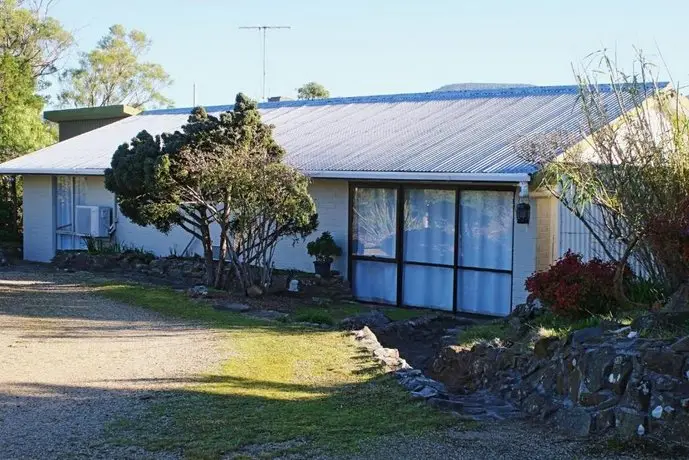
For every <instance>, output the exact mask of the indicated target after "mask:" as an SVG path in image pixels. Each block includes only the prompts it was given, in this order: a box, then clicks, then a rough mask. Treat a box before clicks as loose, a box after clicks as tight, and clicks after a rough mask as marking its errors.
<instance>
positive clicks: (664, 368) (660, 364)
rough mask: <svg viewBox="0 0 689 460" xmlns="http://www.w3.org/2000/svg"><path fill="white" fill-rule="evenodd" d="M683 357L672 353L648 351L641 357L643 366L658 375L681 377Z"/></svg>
mask: <svg viewBox="0 0 689 460" xmlns="http://www.w3.org/2000/svg"><path fill="white" fill-rule="evenodd" d="M683 363H684V357H683V356H682V355H679V354H677V353H674V352H672V351H664V350H650V351H647V352H646V353H644V355H643V365H644V366H645V367H646V368H647V369H648V370H651V371H654V372H657V373H659V374H667V375H671V376H674V377H681V369H682V364H683Z"/></svg>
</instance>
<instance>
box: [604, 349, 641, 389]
mask: <svg viewBox="0 0 689 460" xmlns="http://www.w3.org/2000/svg"><path fill="white" fill-rule="evenodd" d="M633 370H634V361H633V360H632V357H631V356H629V355H617V356H615V358H614V359H613V361H612V368H611V369H610V372H609V374H608V379H607V382H606V384H605V387H606V388H610V389H612V390H613V391H615V393H617V394H618V395H621V394H622V393H624V389H625V388H626V387H627V381H628V380H629V377H630V376H631V374H632V371H633Z"/></svg>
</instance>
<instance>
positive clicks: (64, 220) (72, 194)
mask: <svg viewBox="0 0 689 460" xmlns="http://www.w3.org/2000/svg"><path fill="white" fill-rule="evenodd" d="M86 196H87V185H86V178H85V177H79V176H77V177H72V176H58V177H57V184H56V194H55V214H56V216H55V217H56V222H57V224H56V227H57V228H56V233H57V249H58V250H63V251H68V250H78V249H85V248H86V244H85V242H84V240H83V238H82V237H81V236H78V235H75V234H74V232H75V228H74V221H75V216H74V213H75V207H76V206H79V205H83V204H85V203H86Z"/></svg>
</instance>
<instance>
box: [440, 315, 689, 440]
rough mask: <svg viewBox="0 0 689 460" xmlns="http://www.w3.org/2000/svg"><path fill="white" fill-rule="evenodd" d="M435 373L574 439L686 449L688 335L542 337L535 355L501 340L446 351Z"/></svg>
mask: <svg viewBox="0 0 689 460" xmlns="http://www.w3.org/2000/svg"><path fill="white" fill-rule="evenodd" d="M431 376H432V377H434V378H436V379H438V380H439V381H441V382H443V383H445V384H446V385H447V387H448V389H449V390H450V391H454V392H472V391H476V390H480V389H488V390H490V391H493V392H495V393H496V394H499V395H502V396H503V397H504V398H506V399H507V400H508V401H511V402H513V403H514V404H515V405H517V406H518V407H519V408H521V410H522V411H524V412H526V413H528V414H530V415H531V416H532V417H534V418H536V419H539V420H542V421H544V422H546V423H550V424H552V425H554V426H556V427H559V428H561V429H562V430H564V431H566V432H568V433H570V434H573V435H577V436H588V435H590V434H595V435H598V434H602V433H615V434H617V435H619V436H621V437H622V438H632V437H645V436H649V435H652V437H653V438H655V439H662V440H664V441H666V442H668V443H677V444H681V445H683V446H686V445H687V444H688V440H687V436H686V435H687V429H688V428H687V427H689V337H684V338H683V339H679V340H677V339H669V340H658V339H645V338H640V337H638V334H636V333H635V332H632V331H631V330H630V328H628V327H627V328H620V329H617V330H614V331H604V330H603V329H602V328H600V327H596V328H589V329H584V330H581V331H577V332H575V333H573V334H570V335H569V336H568V337H567V338H566V339H563V340H560V339H557V338H543V339H540V340H539V341H538V342H536V345H535V347H534V350H533V352H532V351H530V350H523V349H520V348H519V347H516V346H509V344H507V345H505V344H502V343H500V342H499V341H494V342H493V343H483V344H479V345H476V346H474V347H473V348H472V349H471V350H467V349H463V348H461V347H457V346H448V347H446V348H444V349H443V350H442V352H441V353H440V354H439V356H438V357H437V358H436V360H435V361H434V363H433V366H432V371H431Z"/></svg>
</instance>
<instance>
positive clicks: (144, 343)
mask: <svg viewBox="0 0 689 460" xmlns="http://www.w3.org/2000/svg"><path fill="white" fill-rule="evenodd" d="M68 283H74V277H71V278H67V277H65V276H64V275H62V276H61V275H59V274H49V273H40V272H39V273H26V272H23V273H22V272H7V271H0V458H3V459H6V458H7V459H15V458H82V457H84V458H133V457H135V458H136V457H139V458H161V457H165V458H170V457H173V458H174V457H175V455H174V454H169V453H168V454H165V455H160V454H150V453H148V452H145V451H141V450H139V449H136V448H119V447H115V446H110V445H107V444H105V441H104V428H105V427H106V425H107V423H108V422H109V421H111V420H117V419H119V418H120V417H126V418H129V419H131V418H135V417H136V416H137V414H139V413H142V412H143V411H144V410H145V409H146V406H147V404H150V401H149V398H150V394H151V392H152V391H153V390H155V391H158V390H168V389H174V388H179V387H180V386H181V385H184V384H185V383H186V382H189V381H190V380H192V379H193V377H194V376H195V375H198V374H199V373H201V372H205V371H209V370H212V368H213V367H214V366H216V365H219V364H220V362H221V361H222V358H223V352H222V347H221V340H222V335H221V333H220V332H215V331H212V330H209V329H206V328H202V327H196V326H194V325H190V324H188V323H180V322H175V321H170V320H166V319H163V318H161V317H160V316H158V315H156V314H154V313H151V312H149V311H146V310H143V309H138V308H134V307H130V306H126V305H122V304H118V303H116V302H113V301H109V300H105V299H103V298H101V297H99V296H97V295H95V294H94V293H93V292H91V289H90V288H87V287H83V286H79V285H74V284H68Z"/></svg>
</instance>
